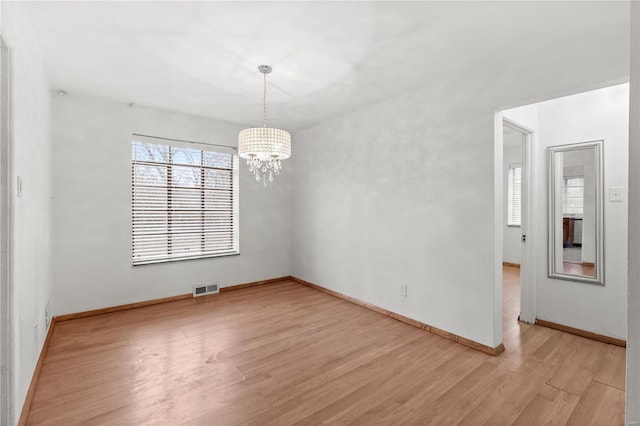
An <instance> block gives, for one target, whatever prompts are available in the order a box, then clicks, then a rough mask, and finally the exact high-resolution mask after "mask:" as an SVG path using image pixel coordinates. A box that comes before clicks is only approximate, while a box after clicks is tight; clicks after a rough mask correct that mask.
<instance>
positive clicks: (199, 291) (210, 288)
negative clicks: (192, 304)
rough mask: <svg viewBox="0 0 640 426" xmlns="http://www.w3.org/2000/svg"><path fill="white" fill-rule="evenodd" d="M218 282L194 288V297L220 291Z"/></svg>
mask: <svg viewBox="0 0 640 426" xmlns="http://www.w3.org/2000/svg"><path fill="white" fill-rule="evenodd" d="M219 292H220V289H219V288H218V284H211V285H202V286H199V287H194V288H193V297H198V296H206V295H207V294H216V293H219Z"/></svg>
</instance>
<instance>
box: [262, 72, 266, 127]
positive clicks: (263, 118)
mask: <svg viewBox="0 0 640 426" xmlns="http://www.w3.org/2000/svg"><path fill="white" fill-rule="evenodd" d="M262 77H264V80H263V81H264V89H263V92H262V127H264V128H266V127H267V74H262Z"/></svg>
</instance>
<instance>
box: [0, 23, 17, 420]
mask: <svg viewBox="0 0 640 426" xmlns="http://www.w3.org/2000/svg"><path fill="white" fill-rule="evenodd" d="M9 63H10V55H9V47H8V46H7V44H6V43H5V41H4V38H3V37H2V34H0V424H3V425H4V424H11V421H12V420H13V419H14V413H13V410H14V408H15V407H13V386H12V383H13V372H14V371H13V367H14V365H13V356H12V352H11V348H12V339H13V333H12V332H11V306H12V303H11V297H12V291H11V232H10V230H11V223H12V216H11V215H12V210H11V196H10V195H11V191H10V189H9V182H10V177H11V170H10V168H11V161H10V155H11V126H10V96H11V93H10V90H11V75H10V65H9Z"/></svg>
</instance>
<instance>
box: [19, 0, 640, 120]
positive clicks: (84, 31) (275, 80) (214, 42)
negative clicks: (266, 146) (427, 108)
mask: <svg viewBox="0 0 640 426" xmlns="http://www.w3.org/2000/svg"><path fill="white" fill-rule="evenodd" d="M29 11H30V14H31V17H32V21H33V24H34V27H35V29H36V32H37V34H38V38H39V42H40V44H41V47H42V50H43V55H44V59H45V64H46V67H47V70H48V73H49V75H50V79H51V84H52V86H53V88H54V89H64V90H66V91H67V92H68V93H69V94H70V95H73V94H74V93H82V94H89V95H95V96H100V97H103V98H108V99H113V100H118V101H122V102H127V103H128V102H135V103H136V104H139V105H143V106H149V107H155V108H161V109H166V110H171V111H178V112H184V113H190V114H195V115H199V116H205V117H212V118H217V119H222V120H227V121H232V122H237V123H241V124H245V125H247V124H259V123H260V119H261V95H262V87H261V86H262V76H261V74H259V73H258V71H257V69H256V67H257V65H259V64H262V63H266V64H269V65H272V66H273V68H274V71H273V73H272V74H271V75H270V76H269V78H268V82H269V94H268V113H269V116H270V121H271V122H272V123H273V124H274V125H276V126H280V127H284V128H286V129H289V130H292V131H295V130H298V129H301V128H305V127H308V126H310V125H313V124H315V123H318V122H322V121H325V120H327V119H329V118H331V117H333V116H336V115H340V114H345V113H348V112H350V111H354V110H356V109H359V108H362V107H365V106H367V105H370V104H373V103H377V102H380V101H382V100H384V99H387V98H390V97H394V96H398V95H400V94H402V93H405V92H408V91H411V90H413V89H415V88H419V87H429V86H434V87H436V86H437V85H438V84H439V83H440V82H442V81H443V80H448V79H473V80H474V81H475V82H476V84H477V85H479V86H480V87H482V85H485V84H486V85H490V84H493V85H495V80H496V78H497V75H499V76H500V78H505V81H509V82H510V84H520V83H519V82H520V81H522V83H521V84H538V81H539V80H551V79H553V78H554V75H559V74H561V73H563V74H566V73H567V72H574V73H577V74H579V73H581V72H583V71H585V72H587V71H588V72H590V73H591V74H589V77H588V78H586V79H585V80H584V81H583V83H584V82H587V83H597V82H596V81H591V80H594V79H615V78H621V77H624V76H626V75H627V73H628V56H629V55H628V39H629V17H628V16H629V6H628V2H611V1H608V2H532V3H530V2H479V1H475V2H406V3H405V2H257V3H254V2H32V3H29ZM584 64H588V67H585V66H584ZM572 67H573V68H575V69H573V68H572ZM590 67H594V68H595V70H596V71H598V72H594V70H593V69H591V70H587V68H590ZM533 68H535V70H536V73H537V74H531V75H530V78H529V80H527V79H526V78H523V79H522V80H519V78H520V76H525V75H527V74H528V73H530V71H531V70H532V69H533ZM600 71H601V72H600ZM578 80H579V79H578ZM567 81H571V79H567ZM543 83H544V81H543ZM540 90H545V87H544V84H541V85H540ZM550 90H551V89H550ZM553 90H556V91H557V90H559V88H558V87H554V88H553ZM505 91H506V92H508V88H505ZM496 106H499V105H496Z"/></svg>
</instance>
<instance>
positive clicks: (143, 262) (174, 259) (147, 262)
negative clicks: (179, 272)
mask: <svg viewBox="0 0 640 426" xmlns="http://www.w3.org/2000/svg"><path fill="white" fill-rule="evenodd" d="M238 255H240V252H239V251H231V252H226V253H216V254H205V255H194V256H180V257H169V258H162V259H149V260H139V261H135V260H134V261H133V266H143V265H153V264H156V263H167V262H179V261H182V260H198V259H209V258H212V257H224V256H238Z"/></svg>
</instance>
